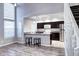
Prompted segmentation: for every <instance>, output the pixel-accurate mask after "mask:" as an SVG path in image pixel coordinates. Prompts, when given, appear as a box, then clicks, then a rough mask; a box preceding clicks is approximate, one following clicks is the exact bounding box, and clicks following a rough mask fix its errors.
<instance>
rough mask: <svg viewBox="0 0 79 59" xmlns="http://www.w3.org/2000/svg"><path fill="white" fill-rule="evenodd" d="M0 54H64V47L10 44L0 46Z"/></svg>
mask: <svg viewBox="0 0 79 59" xmlns="http://www.w3.org/2000/svg"><path fill="white" fill-rule="evenodd" d="M0 56H64V48H59V47H53V46H50V47H44V46H41V47H35V46H30V47H29V46H25V45H24V44H18V43H15V44H10V45H7V46H4V47H0Z"/></svg>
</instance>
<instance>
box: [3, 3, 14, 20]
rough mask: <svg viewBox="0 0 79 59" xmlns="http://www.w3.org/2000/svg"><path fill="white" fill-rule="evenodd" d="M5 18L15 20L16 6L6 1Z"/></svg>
mask: <svg viewBox="0 0 79 59" xmlns="http://www.w3.org/2000/svg"><path fill="white" fill-rule="evenodd" d="M4 19H11V20H15V6H14V5H13V4H10V3H4Z"/></svg>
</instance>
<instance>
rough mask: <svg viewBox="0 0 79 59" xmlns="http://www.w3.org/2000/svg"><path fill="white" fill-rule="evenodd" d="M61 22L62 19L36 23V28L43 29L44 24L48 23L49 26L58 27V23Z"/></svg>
mask: <svg viewBox="0 0 79 59" xmlns="http://www.w3.org/2000/svg"><path fill="white" fill-rule="evenodd" d="M63 23H64V21H58V22H44V23H37V29H44V25H47V24H50V25H51V28H59V24H63Z"/></svg>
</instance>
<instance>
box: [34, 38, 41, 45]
mask: <svg viewBox="0 0 79 59" xmlns="http://www.w3.org/2000/svg"><path fill="white" fill-rule="evenodd" d="M34 45H38V46H41V38H34Z"/></svg>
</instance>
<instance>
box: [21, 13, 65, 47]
mask: <svg viewBox="0 0 79 59" xmlns="http://www.w3.org/2000/svg"><path fill="white" fill-rule="evenodd" d="M23 23H24V24H23V27H24V28H23V31H24V34H25V37H32V38H33V39H32V40H33V41H34V38H40V39H41V45H42V46H51V45H52V41H53V40H54V41H60V42H64V18H63V13H56V14H47V15H38V16H30V17H25V18H24V22H23Z"/></svg>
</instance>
